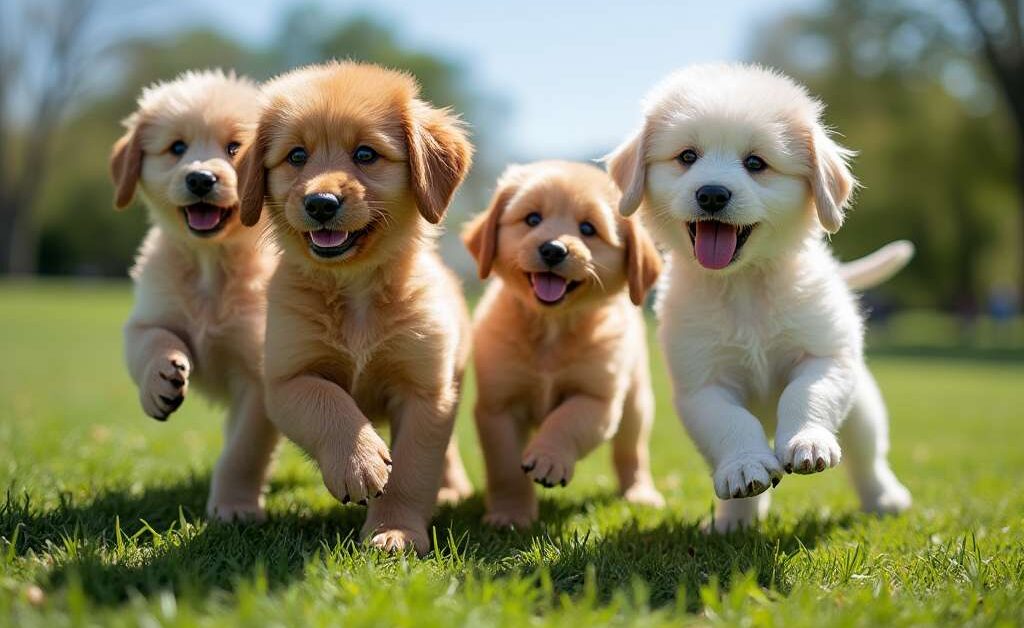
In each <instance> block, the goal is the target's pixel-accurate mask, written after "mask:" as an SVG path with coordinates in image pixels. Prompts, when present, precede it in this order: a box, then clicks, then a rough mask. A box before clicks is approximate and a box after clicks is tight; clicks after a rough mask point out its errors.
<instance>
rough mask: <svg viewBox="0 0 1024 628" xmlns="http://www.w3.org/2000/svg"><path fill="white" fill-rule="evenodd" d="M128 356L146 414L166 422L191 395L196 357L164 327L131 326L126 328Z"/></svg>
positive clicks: (125, 346) (129, 370) (125, 345)
mask: <svg viewBox="0 0 1024 628" xmlns="http://www.w3.org/2000/svg"><path fill="white" fill-rule="evenodd" d="M124 352H125V361H126V362H127V363H128V372H129V373H130V374H131V376H132V380H134V381H135V384H136V385H137V386H138V387H139V400H140V401H141V402H142V409H143V411H144V412H145V413H146V414H147V415H149V416H151V417H153V418H154V419H156V420H158V421H166V420H167V417H168V416H170V415H171V413H172V412H174V411H175V410H177V409H178V407H179V406H181V403H182V402H183V401H184V400H185V394H186V393H187V392H188V379H189V376H190V375H191V374H192V356H191V354H190V353H189V350H188V347H186V346H185V342H184V341H183V340H182V339H181V338H179V337H178V336H177V335H175V334H174V333H173V332H170V331H168V330H166V329H163V328H161V327H144V326H140V325H136V324H133V323H129V324H128V325H127V326H125V328H124Z"/></svg>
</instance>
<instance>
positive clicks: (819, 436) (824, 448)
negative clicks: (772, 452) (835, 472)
mask: <svg viewBox="0 0 1024 628" xmlns="http://www.w3.org/2000/svg"><path fill="white" fill-rule="evenodd" d="M775 449H776V456H777V457H778V459H779V463H780V464H781V465H782V468H783V469H785V470H786V473H800V474H808V473H819V472H821V471H824V470H825V469H831V468H832V467H834V466H836V465H837V464H839V460H840V459H841V458H842V453H841V450H840V449H839V441H837V440H836V437H835V435H834V434H832V432H830V431H828V430H827V429H825V428H823V427H817V426H813V427H806V428H804V429H802V430H800V431H799V432H797V433H796V434H795V435H794V436H793V437H792V438H790V439H789V441H788V442H784V443H776V446H775Z"/></svg>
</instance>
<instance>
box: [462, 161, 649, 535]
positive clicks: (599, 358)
mask: <svg viewBox="0 0 1024 628" xmlns="http://www.w3.org/2000/svg"><path fill="white" fill-rule="evenodd" d="M618 201H619V193H618V191H617V190H616V189H615V185H614V184H613V183H612V181H611V180H610V179H609V177H608V175H607V174H605V173H604V172H602V171H601V170H600V169H598V168H595V167H593V166H588V165H583V164H575V163H567V162H540V163H535V164H530V165H527V166H512V167H510V168H509V169H508V170H507V171H506V172H505V174H504V175H502V177H501V179H500V180H499V181H498V188H497V190H496V191H495V193H494V198H493V200H492V202H491V204H490V207H489V208H488V209H487V211H485V212H484V213H482V214H481V215H479V216H477V217H476V218H475V219H474V220H473V222H471V223H470V224H469V225H468V226H467V229H466V230H465V233H464V239H465V242H466V244H467V246H468V248H469V250H470V252H471V253H472V254H473V255H474V257H475V258H476V260H477V263H478V265H479V270H480V276H481V278H486V277H487V276H488V275H489V274H490V273H492V272H493V273H494V274H495V275H497V279H496V280H495V281H493V282H492V283H491V285H490V286H489V287H488V289H487V292H486V294H485V295H484V297H483V299H482V300H481V302H480V304H479V306H478V307H477V310H476V315H475V320H474V336H473V338H474V342H473V346H474V363H475V367H476V375H477V382H478V387H477V388H478V393H477V404H476V412H475V414H476V424H477V430H478V432H479V436H480V443H481V445H482V447H483V452H484V459H485V462H486V467H487V499H486V501H487V513H486V514H485V516H484V521H485V522H487V523H490V524H492V525H497V526H520V527H522V526H528V525H530V524H531V523H533V522H534V521H535V520H536V519H537V501H536V497H535V495H534V492H533V482H536V483H539V484H541V485H543V486H547V487H552V486H556V485H562V486H565V484H566V483H568V482H569V481H570V480H571V479H572V476H573V469H574V468H575V465H576V461H577V460H579V459H581V458H582V457H583V456H585V455H586V454H587V453H589V452H590V451H591V450H593V449H594V448H595V447H597V446H598V445H600V444H601V443H603V442H605V441H606V440H609V439H611V440H613V460H614V464H615V470H616V472H617V474H618V477H619V486H620V489H621V491H622V493H623V495H624V496H625V497H626V499H627V500H629V501H631V502H635V503H643V504H649V505H655V506H661V505H662V504H663V503H664V500H663V499H662V497H661V494H659V493H658V491H657V489H655V487H654V482H653V480H652V478H651V472H650V465H649V454H648V439H649V437H650V429H651V423H652V422H653V420H654V396H653V393H652V391H651V384H650V372H649V365H648V357H647V345H646V331H645V325H644V319H643V314H642V312H641V310H640V308H639V307H637V306H638V305H641V304H642V303H643V301H644V297H645V296H646V294H647V291H648V289H650V287H651V285H652V284H653V283H654V281H655V279H656V277H657V276H658V272H659V271H660V268H661V260H660V258H659V256H658V252H657V250H656V249H655V248H654V244H653V243H652V242H651V240H650V238H649V237H648V236H647V234H646V232H645V231H644V229H643V228H642V227H641V226H639V225H638V224H634V223H633V221H631V220H629V219H624V218H621V217H619V216H618V215H617V213H616V211H615V207H616V206H617V205H618ZM532 222H536V224H529V223H532ZM587 225H589V226H587ZM591 227H592V228H593V233H590V231H589V230H590V228H591ZM581 230H587V233H584V232H583V231H581ZM550 243H560V244H561V245H563V246H564V251H565V257H564V259H562V260H560V261H557V262H555V263H552V261H553V258H550V257H549V259H548V260H547V261H546V260H545V259H544V256H543V255H542V254H541V252H540V251H541V249H542V247H544V246H549V245H550ZM544 275H547V276H546V277H545V276H544ZM551 275H554V277H552V276H551ZM552 280H553V281H554V282H556V283H555V287H554V288H553V289H552V288H550V287H549V288H548V289H547V290H546V291H545V290H542V289H541V288H540V287H538V282H540V281H552ZM560 295H561V296H560ZM556 297H557V298H556ZM630 299H632V301H631V300H630ZM533 430H536V431H535V433H534V434H533V436H532V438H529V442H528V443H527V439H528V437H529V436H530V432H531V431H533ZM531 480H532V481H533V482H531Z"/></svg>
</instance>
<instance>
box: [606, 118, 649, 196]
mask: <svg viewBox="0 0 1024 628" xmlns="http://www.w3.org/2000/svg"><path fill="white" fill-rule="evenodd" d="M644 136H645V133H644V130H643V129H641V130H640V131H637V132H636V134H634V135H633V137H631V138H629V139H628V140H626V141H625V142H623V143H622V144H620V145H619V147H618V148H616V149H615V150H614V151H612V153H611V154H610V155H608V156H607V157H605V161H606V162H607V163H608V174H610V175H611V176H612V179H613V180H614V181H615V185H617V186H619V189H620V190H621V191H622V199H621V200H619V213H620V214H622V215H623V216H630V215H632V214H633V213H634V212H635V211H636V210H637V208H639V207H640V203H641V202H642V201H643V200H644V186H645V185H646V184H647V160H646V152H647V148H646V145H645V144H646V143H645V141H644Z"/></svg>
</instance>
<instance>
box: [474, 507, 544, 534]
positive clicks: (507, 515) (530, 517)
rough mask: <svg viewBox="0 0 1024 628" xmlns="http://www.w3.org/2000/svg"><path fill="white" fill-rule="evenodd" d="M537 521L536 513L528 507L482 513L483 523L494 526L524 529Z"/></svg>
mask: <svg viewBox="0 0 1024 628" xmlns="http://www.w3.org/2000/svg"><path fill="white" fill-rule="evenodd" d="M536 521H537V513H535V512H531V511H530V510H529V509H528V508H524V509H519V510H517V509H513V508H506V509H501V510H488V511H487V513H486V514H485V515H484V523H485V524H487V525H489V526H491V527H494V528H507V529H511V530H525V529H527V528H529V527H530V526H532V525H533V524H534V523H535V522H536Z"/></svg>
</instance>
